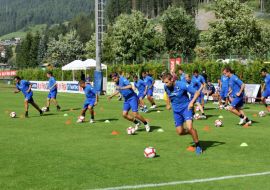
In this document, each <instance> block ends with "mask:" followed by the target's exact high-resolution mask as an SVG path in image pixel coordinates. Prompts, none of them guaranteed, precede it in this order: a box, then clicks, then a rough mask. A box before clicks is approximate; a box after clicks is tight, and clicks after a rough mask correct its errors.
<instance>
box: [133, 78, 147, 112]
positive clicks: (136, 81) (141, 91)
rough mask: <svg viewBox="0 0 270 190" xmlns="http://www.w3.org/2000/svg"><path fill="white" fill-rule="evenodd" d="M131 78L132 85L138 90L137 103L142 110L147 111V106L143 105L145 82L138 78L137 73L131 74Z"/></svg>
mask: <svg viewBox="0 0 270 190" xmlns="http://www.w3.org/2000/svg"><path fill="white" fill-rule="evenodd" d="M133 80H134V86H135V88H136V89H137V90H138V98H139V105H140V108H141V110H142V111H143V112H147V111H148V110H147V106H146V105H145V103H144V101H143V99H144V97H145V94H144V92H145V88H146V84H145V82H144V81H143V80H142V79H139V77H138V76H137V75H134V76H133Z"/></svg>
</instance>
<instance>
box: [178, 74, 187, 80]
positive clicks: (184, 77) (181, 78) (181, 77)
mask: <svg viewBox="0 0 270 190" xmlns="http://www.w3.org/2000/svg"><path fill="white" fill-rule="evenodd" d="M179 81H183V82H186V74H185V73H182V75H180V77H179Z"/></svg>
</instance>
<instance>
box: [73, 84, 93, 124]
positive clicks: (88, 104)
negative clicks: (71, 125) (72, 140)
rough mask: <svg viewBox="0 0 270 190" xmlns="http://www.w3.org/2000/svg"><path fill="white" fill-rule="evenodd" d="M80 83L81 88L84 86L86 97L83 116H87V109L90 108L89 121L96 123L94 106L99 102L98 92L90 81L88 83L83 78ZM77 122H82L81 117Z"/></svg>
mask: <svg viewBox="0 0 270 190" xmlns="http://www.w3.org/2000/svg"><path fill="white" fill-rule="evenodd" d="M79 85H80V87H81V88H83V91H84V93H85V97H86V99H85V101H84V105H83V109H82V111H81V116H83V117H85V113H86V111H87V110H89V112H90V114H91V118H90V121H89V123H94V106H96V105H97V103H98V94H97V93H96V90H95V89H94V88H93V87H92V85H91V84H90V83H86V82H85V81H83V80H81V81H80V82H79ZM77 122H81V120H80V119H79V120H78V121H77Z"/></svg>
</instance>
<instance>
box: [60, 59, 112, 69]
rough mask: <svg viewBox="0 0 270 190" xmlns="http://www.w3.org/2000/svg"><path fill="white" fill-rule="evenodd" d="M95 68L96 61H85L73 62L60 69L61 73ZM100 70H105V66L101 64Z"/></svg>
mask: <svg viewBox="0 0 270 190" xmlns="http://www.w3.org/2000/svg"><path fill="white" fill-rule="evenodd" d="M95 67H96V61H95V60H94V59H87V60H85V61H81V60H75V61H72V62H71V63H69V64H67V65H65V66H63V67H62V70H63V71H69V70H73V71H75V70H86V69H90V68H95ZM101 69H107V65H104V64H101Z"/></svg>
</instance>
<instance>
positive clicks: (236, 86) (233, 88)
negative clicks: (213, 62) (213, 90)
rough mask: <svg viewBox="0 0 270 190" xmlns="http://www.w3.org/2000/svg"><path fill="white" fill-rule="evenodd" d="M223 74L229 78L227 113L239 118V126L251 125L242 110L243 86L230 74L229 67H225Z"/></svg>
mask: <svg viewBox="0 0 270 190" xmlns="http://www.w3.org/2000/svg"><path fill="white" fill-rule="evenodd" d="M223 74H224V75H225V76H226V77H229V78H230V80H229V93H228V94H229V95H230V96H231V98H232V102H231V105H230V107H229V111H230V112H232V113H233V114H235V115H237V116H238V117H240V122H239V125H243V124H245V123H246V124H248V125H251V123H252V122H251V121H250V120H249V119H248V117H247V116H246V115H245V113H244V111H243V110H242V107H243V105H244V90H245V84H244V83H243V82H242V81H241V80H240V79H239V78H238V77H237V76H236V75H234V74H232V70H231V68H230V67H226V68H225V69H224V70H223Z"/></svg>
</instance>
